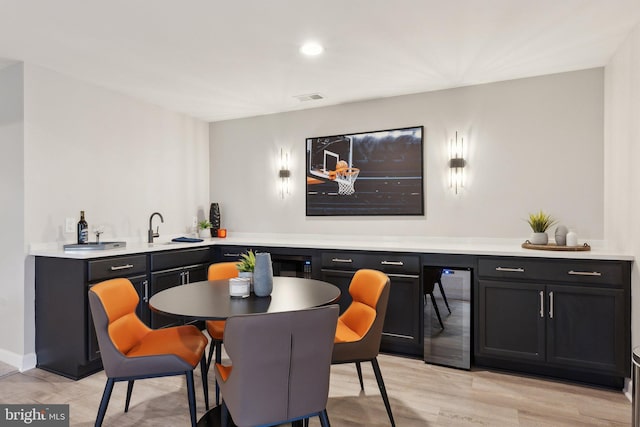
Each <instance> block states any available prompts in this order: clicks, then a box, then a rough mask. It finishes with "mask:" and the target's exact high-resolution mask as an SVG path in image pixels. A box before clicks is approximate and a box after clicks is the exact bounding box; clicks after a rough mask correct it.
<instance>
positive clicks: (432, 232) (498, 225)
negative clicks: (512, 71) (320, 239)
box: [210, 68, 604, 240]
mask: <svg viewBox="0 0 640 427" xmlns="http://www.w3.org/2000/svg"><path fill="white" fill-rule="evenodd" d="M603 91H604V89H603V69H602V68H597V69H590V70H584V71H577V72H569V73H562V74H555V75H548V76H542V77H535V78H528V79H521V80H512V81H505V82H499V83H493V84H486V85H479V86H470V87H463V88H457V89H451V90H443V91H437V92H428V93H422V94H417V95H407V96H399V97H393V98H386V99H377V100H372V101H365V102H357V103H351V104H344V105H338V106H333V107H325V108H317V109H311V110H303V111H297V112H289V113H281V114H273V115H266V116H260V117H254V118H249V119H239V120H230V121H223V122H217V123H212V124H210V156H211V174H210V175H211V184H210V188H211V200H212V201H217V202H220V204H221V211H222V219H223V226H225V227H226V228H228V229H229V232H230V233H233V232H261V233H264V232H273V233H305V234H306V233H312V234H315V233H329V234H336V235H367V236H371V235H385V236H427V237H436V236H445V237H460V238H466V237H497V238H522V239H523V240H524V239H525V238H527V237H528V236H529V234H530V230H529V228H528V225H527V224H526V223H525V221H524V220H525V218H526V217H527V214H528V213H529V212H534V211H537V210H539V209H544V210H545V211H547V212H549V213H551V214H552V215H553V216H554V217H556V218H557V219H558V220H559V221H560V222H561V223H563V224H565V225H567V226H569V227H571V228H574V229H575V230H576V232H577V233H578V237H579V240H583V239H602V238H603V180H604V176H603V161H602V156H603V120H604V119H603V116H604V112H603V108H604V104H603ZM415 125H423V126H424V129H425V136H424V144H425V145H424V165H425V192H426V198H425V209H426V215H425V216H418V217H356V218H354V217H333V218H327V217H321V218H319V217H306V216H305V170H304V169H305V138H307V137H313V136H323V135H335V134H340V133H352V132H361V131H370V130H379V129H390V128H397V127H406V126H415ZM456 131H458V132H459V133H460V134H461V135H462V136H464V137H465V139H466V141H467V143H468V156H467V160H468V167H467V171H466V172H467V185H466V188H465V189H464V191H463V192H462V193H461V194H459V195H457V196H456V195H454V194H453V193H452V191H451V190H450V189H449V188H448V181H447V148H448V140H449V139H450V138H451V137H453V136H454V134H455V132H456ZM281 148H285V149H286V150H288V151H290V152H291V167H290V168H291V171H292V179H291V181H292V189H291V195H290V196H289V197H288V198H286V199H284V200H282V199H281V198H280V196H279V194H278V181H279V180H278V177H277V173H278V169H279V155H280V149H281ZM356 188H357V182H356Z"/></svg>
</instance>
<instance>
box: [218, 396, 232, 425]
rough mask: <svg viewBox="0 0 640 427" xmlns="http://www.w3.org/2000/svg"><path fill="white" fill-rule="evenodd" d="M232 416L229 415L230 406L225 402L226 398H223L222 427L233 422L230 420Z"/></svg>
mask: <svg viewBox="0 0 640 427" xmlns="http://www.w3.org/2000/svg"><path fill="white" fill-rule="evenodd" d="M230 418H231V417H230V416H229V408H227V404H226V403H224V399H223V400H222V409H221V414H220V424H221V426H222V427H230V426H231V423H230V422H229V420H230Z"/></svg>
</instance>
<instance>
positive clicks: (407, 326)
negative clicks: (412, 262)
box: [382, 274, 422, 345]
mask: <svg viewBox="0 0 640 427" xmlns="http://www.w3.org/2000/svg"><path fill="white" fill-rule="evenodd" d="M388 276H389V279H390V280H391V288H390V291H389V304H388V305H387V314H386V317H385V320H384V326H383V328H382V340H383V342H386V343H391V342H399V343H400V342H403V343H409V344H417V345H419V344H420V343H421V338H422V336H421V334H420V330H421V329H420V323H421V321H420V309H421V307H422V306H421V302H422V298H421V296H420V276H418V275H395V274H389V275H388Z"/></svg>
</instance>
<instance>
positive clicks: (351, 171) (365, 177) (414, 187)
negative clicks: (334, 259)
mask: <svg viewBox="0 0 640 427" xmlns="http://www.w3.org/2000/svg"><path fill="white" fill-rule="evenodd" d="M423 131H424V128H423V126H417V127H411V128H403V129H391V130H381V131H374V132H364V133H352V134H344V135H334V136H323V137H316V138H307V140H306V144H307V187H306V189H307V196H306V199H307V216H328V215H336V216H347V215H424V185H423V147H422V145H423V133H424V132H423Z"/></svg>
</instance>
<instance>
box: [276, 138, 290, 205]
mask: <svg viewBox="0 0 640 427" xmlns="http://www.w3.org/2000/svg"><path fill="white" fill-rule="evenodd" d="M278 176H279V177H280V198H282V199H284V196H285V194H287V195H288V194H289V177H290V176H291V171H290V170H289V153H286V152H285V151H284V150H283V149H282V148H281V149H280V171H279V172H278Z"/></svg>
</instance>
